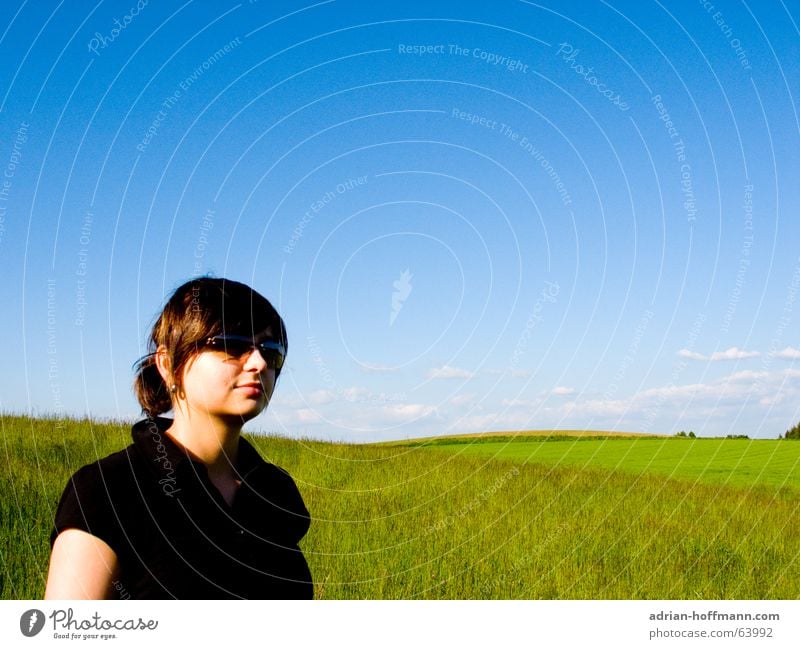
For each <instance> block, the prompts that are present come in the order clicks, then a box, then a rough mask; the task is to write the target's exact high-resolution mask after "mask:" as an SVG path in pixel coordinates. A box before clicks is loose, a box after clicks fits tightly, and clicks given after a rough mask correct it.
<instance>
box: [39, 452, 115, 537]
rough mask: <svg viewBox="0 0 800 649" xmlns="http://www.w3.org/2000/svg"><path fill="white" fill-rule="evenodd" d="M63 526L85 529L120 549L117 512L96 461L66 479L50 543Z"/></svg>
mask: <svg viewBox="0 0 800 649" xmlns="http://www.w3.org/2000/svg"><path fill="white" fill-rule="evenodd" d="M66 529H78V530H82V531H84V532H88V533H89V534H91V535H92V536H96V537H98V538H99V539H102V540H103V541H105V542H106V543H107V544H108V545H109V546H110V547H111V548H112V549H114V550H115V551H117V552H118V551H119V550H118V548H119V545H118V541H119V534H118V533H117V516H116V514H115V512H114V508H113V506H112V505H111V498H110V496H109V494H108V491H107V489H106V484H105V482H104V480H103V474H102V472H101V469H100V466H99V464H98V463H97V462H95V463H94V464H88V465H86V466H84V467H83V468H81V469H79V470H78V471H76V472H75V474H74V475H73V476H72V477H71V478H70V479H69V482H68V483H67V486H66V488H65V489H64V493H63V494H62V495H61V500H60V502H59V503H58V508H57V509H56V516H55V526H54V529H53V532H52V533H51V535H50V545H51V546H52V545H53V543H55V540H56V537H57V536H58V535H59V534H60V533H61V532H62V531H64V530H66Z"/></svg>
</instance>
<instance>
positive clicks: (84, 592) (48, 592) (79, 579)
mask: <svg viewBox="0 0 800 649" xmlns="http://www.w3.org/2000/svg"><path fill="white" fill-rule="evenodd" d="M118 570H119V563H118V561H117V555H116V553H115V552H114V550H112V549H111V548H110V547H109V545H108V544H107V543H106V542H105V541H103V540H102V539H99V538H98V537H96V536H92V535H91V534H89V533H88V532H84V531H82V530H77V529H68V530H64V531H63V532H61V534H59V535H58V537H57V538H56V540H55V543H53V552H52V553H51V555H50V570H49V572H48V574H47V588H46V589H45V593H44V598H45V599H108V598H109V597H110V596H111V595H112V594H113V592H114V584H113V581H114V579H115V577H116V575H117V573H118Z"/></svg>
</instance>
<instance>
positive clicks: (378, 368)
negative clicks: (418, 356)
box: [359, 363, 398, 374]
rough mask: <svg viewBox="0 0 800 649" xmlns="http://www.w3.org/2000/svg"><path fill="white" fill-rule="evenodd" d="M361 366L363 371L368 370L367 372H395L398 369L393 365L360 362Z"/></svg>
mask: <svg viewBox="0 0 800 649" xmlns="http://www.w3.org/2000/svg"><path fill="white" fill-rule="evenodd" d="M359 367H360V368H361V371H363V372H366V373H367V374H393V373H394V372H397V371H398V368H397V367H392V366H390V365H371V364H369V363H360V364H359Z"/></svg>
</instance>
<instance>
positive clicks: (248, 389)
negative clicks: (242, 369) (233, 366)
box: [236, 383, 264, 396]
mask: <svg viewBox="0 0 800 649" xmlns="http://www.w3.org/2000/svg"><path fill="white" fill-rule="evenodd" d="M236 389H237V390H242V391H243V392H245V393H247V394H249V395H252V396H259V395H262V394H264V388H263V387H262V386H261V384H260V383H243V384H242V385H237V386H236Z"/></svg>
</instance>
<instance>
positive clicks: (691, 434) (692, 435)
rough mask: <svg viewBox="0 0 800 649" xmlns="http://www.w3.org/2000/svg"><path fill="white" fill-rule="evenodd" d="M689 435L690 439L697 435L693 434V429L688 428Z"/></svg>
mask: <svg viewBox="0 0 800 649" xmlns="http://www.w3.org/2000/svg"><path fill="white" fill-rule="evenodd" d="M689 437H691V438H692V439H694V438H695V437H697V435H695V434H694V431H693V430H690V431H689Z"/></svg>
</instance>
